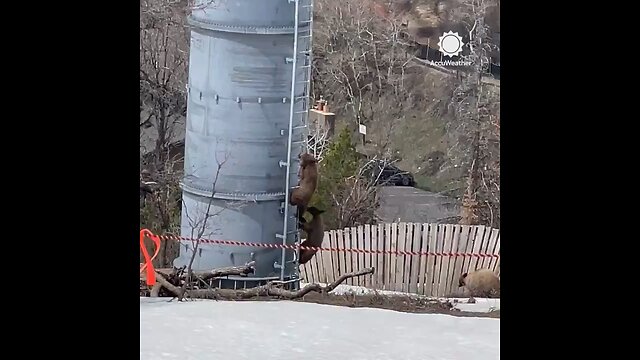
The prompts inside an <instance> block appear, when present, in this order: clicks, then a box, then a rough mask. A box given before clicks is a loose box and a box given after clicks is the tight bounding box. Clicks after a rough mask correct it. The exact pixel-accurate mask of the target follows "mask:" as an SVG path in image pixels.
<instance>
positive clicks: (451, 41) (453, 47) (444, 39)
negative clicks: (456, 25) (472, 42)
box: [438, 31, 464, 57]
mask: <svg viewBox="0 0 640 360" xmlns="http://www.w3.org/2000/svg"><path fill="white" fill-rule="evenodd" d="M439 39H440V41H438V47H439V48H440V52H441V53H443V54H445V55H447V56H448V57H454V56H458V54H460V52H461V51H462V46H463V45H464V43H463V42H462V37H461V36H460V35H458V33H457V32H453V31H448V32H446V33H444V34H442V36H440V38H439Z"/></svg>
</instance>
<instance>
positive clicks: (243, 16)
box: [174, 0, 313, 287]
mask: <svg viewBox="0 0 640 360" xmlns="http://www.w3.org/2000/svg"><path fill="white" fill-rule="evenodd" d="M188 21H189V24H190V25H191V52H190V61H189V85H188V106H187V128H186V136H185V165H184V167H185V168H184V170H185V171H184V172H185V176H184V179H183V181H182V184H181V185H182V190H183V195H182V199H183V201H182V203H183V207H182V224H181V235H182V236H184V237H192V238H193V237H197V235H199V233H200V231H199V230H201V229H202V228H203V227H202V224H203V220H204V219H205V217H206V214H207V213H208V214H209V215H210V216H211V215H215V216H212V217H209V218H208V220H207V222H206V226H205V227H204V229H205V231H204V233H203V234H202V238H205V239H220V240H232V241H244V242H258V243H264V244H289V245H294V244H296V243H297V242H299V234H298V228H297V227H298V223H297V220H296V210H295V207H292V206H289V205H288V204H289V190H290V189H291V188H292V187H293V186H296V185H297V182H298V176H297V173H298V169H299V159H298V155H299V154H300V153H302V152H304V151H305V150H306V139H307V137H306V136H307V129H306V124H307V116H308V110H309V108H310V98H309V91H310V78H311V41H312V28H313V0H214V1H211V0H199V1H196V4H195V9H194V10H193V12H192V14H191V16H190V17H189V19H188ZM222 162H224V164H223V165H222V166H218V164H219V163H222ZM214 183H215V187H214V186H213V185H214ZM285 204H286V205H285ZM207 209H208V212H207ZM192 249H193V245H192V244H191V243H189V242H182V243H181V246H180V256H179V257H178V258H177V259H176V260H175V262H174V265H175V266H183V265H186V264H188V262H189V259H190V257H191V254H192V253H193V250H192ZM296 259H297V256H296V255H295V254H294V251H293V250H284V249H277V248H275V249H269V248H259V247H255V248H253V247H239V246H228V245H218V244H204V243H201V244H200V245H199V250H198V252H197V254H196V258H195V261H194V264H193V269H194V270H207V269H212V268H216V267H223V266H236V265H243V264H245V263H247V262H249V261H252V260H255V261H256V273H255V274H254V275H253V277H250V278H231V279H229V280H223V281H220V283H219V284H217V285H218V286H221V287H253V286H256V285H260V284H262V283H265V282H266V281H269V280H275V279H280V280H291V279H296V278H297V277H298V269H297V260H296ZM214 285H216V284H214Z"/></svg>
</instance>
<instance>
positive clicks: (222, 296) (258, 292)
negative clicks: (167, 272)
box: [156, 267, 375, 300]
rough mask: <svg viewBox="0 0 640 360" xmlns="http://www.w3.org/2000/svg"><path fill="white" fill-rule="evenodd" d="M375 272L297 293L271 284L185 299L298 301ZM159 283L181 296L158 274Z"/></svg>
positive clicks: (199, 293)
mask: <svg viewBox="0 0 640 360" xmlns="http://www.w3.org/2000/svg"><path fill="white" fill-rule="evenodd" d="M374 272H375V268H373V267H370V268H366V269H362V270H358V271H355V272H352V273H348V274H342V275H341V276H340V277H339V278H338V279H337V280H336V281H334V282H332V283H331V284H329V285H327V286H322V285H320V284H315V283H314V284H309V285H307V286H305V287H304V288H302V289H300V290H296V291H290V290H286V289H282V288H279V287H276V285H275V284H273V283H269V284H267V285H262V286H258V287H255V288H250V289H238V290H232V289H217V288H215V289H198V290H188V291H187V292H186V294H185V297H189V298H192V299H217V300H239V299H250V298H254V297H259V296H266V297H276V298H281V299H288V300H293V299H298V298H301V297H303V296H305V295H306V294H308V293H310V292H312V291H313V292H319V293H329V292H331V291H333V290H334V289H335V288H336V287H338V285H340V284H341V283H343V282H344V281H345V280H347V279H350V278H354V277H358V276H363V275H367V274H373V273H374ZM156 279H157V281H158V282H159V283H160V284H161V285H162V286H164V287H165V288H166V289H167V290H169V291H170V292H171V293H173V294H174V295H176V296H179V295H180V293H181V289H180V288H179V287H177V286H175V285H173V284H171V283H169V282H168V281H167V280H166V279H165V278H164V275H163V274H162V273H158V276H157V278H156Z"/></svg>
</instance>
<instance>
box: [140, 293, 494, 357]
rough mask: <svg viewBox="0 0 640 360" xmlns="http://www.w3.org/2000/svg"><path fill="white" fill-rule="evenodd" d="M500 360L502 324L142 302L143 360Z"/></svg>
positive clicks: (258, 305) (357, 311) (280, 306)
mask: <svg viewBox="0 0 640 360" xmlns="http://www.w3.org/2000/svg"><path fill="white" fill-rule="evenodd" d="M469 305H472V304H469ZM473 305H475V304H473ZM499 358H500V319H491V318H474V317H456V316H450V315H441V314H407V313H401V312H396V311H390V310H382V309H370V308H348V307H340V306H330V305H320V304H311V303H302V302H293V301H245V302H232V301H210V300H199V301H189V302H182V303H178V302H175V301H173V302H168V299H167V298H140V359H144V360H155V359H181V360H190V359H202V360H208V359H213V360H216V359H220V360H236V359H238V360H240V359H251V360H267V359H277V360H287V359H296V360H299V359H305V360H330V359H344V360H359V359H361V360H377V359H389V360H397V359H402V360H412V359H416V360H445V359H446V360H466V359H470V360H497V359H499Z"/></svg>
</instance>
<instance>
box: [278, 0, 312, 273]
mask: <svg viewBox="0 0 640 360" xmlns="http://www.w3.org/2000/svg"><path fill="white" fill-rule="evenodd" d="M287 1H288V2H289V3H292V4H294V6H295V10H294V11H295V21H294V37H293V57H291V58H287V59H286V62H287V63H289V64H291V65H292V69H291V97H290V99H291V100H290V105H291V106H290V108H289V128H288V136H287V160H286V161H284V162H282V164H283V165H284V167H285V168H286V172H287V176H286V179H285V184H284V189H285V202H284V204H283V207H284V211H283V213H284V221H283V230H282V234H277V235H276V236H277V237H278V238H281V239H282V244H283V245H287V244H288V240H289V237H290V236H292V235H293V236H294V237H295V241H294V242H295V243H296V245H299V243H300V236H299V234H298V215H297V211H295V207H292V206H290V205H289V196H290V191H291V189H292V188H293V187H295V186H297V184H298V168H297V167H294V166H292V162H293V161H294V159H295V161H298V160H297V159H298V154H300V153H302V152H303V151H306V149H307V135H308V131H307V119H308V116H309V108H310V92H311V64H312V58H311V53H312V49H311V46H312V39H313V0H287ZM299 71H301V72H303V78H302V79H299V78H298V72H299ZM300 86H302V90H303V91H302V94H296V89H298V88H299V87H300ZM298 104H301V105H300V106H296V105H298ZM296 108H298V109H296ZM297 120H300V121H297ZM296 124H299V125H296ZM290 222H293V224H295V225H294V230H291V231H289V230H288V229H289V225H290ZM283 234H284V235H283ZM299 258H300V250H299V249H298V250H297V253H296V255H295V259H296V260H295V261H294V263H295V264H294V265H297V259H299ZM285 262H286V249H285V248H283V249H282V259H281V262H280V281H284V278H285V273H284V272H285ZM295 273H296V274H297V266H296V270H295ZM296 277H297V276H296Z"/></svg>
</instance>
